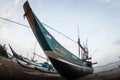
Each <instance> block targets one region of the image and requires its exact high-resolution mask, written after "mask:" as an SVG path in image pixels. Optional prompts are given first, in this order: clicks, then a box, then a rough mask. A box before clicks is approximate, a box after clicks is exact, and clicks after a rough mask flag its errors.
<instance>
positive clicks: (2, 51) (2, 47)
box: [0, 44, 8, 58]
mask: <svg viewBox="0 0 120 80" xmlns="http://www.w3.org/2000/svg"><path fill="white" fill-rule="evenodd" d="M0 56H3V57H6V58H8V54H7V48H6V47H5V44H4V45H2V44H0Z"/></svg>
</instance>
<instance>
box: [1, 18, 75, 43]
mask: <svg viewBox="0 0 120 80" xmlns="http://www.w3.org/2000/svg"><path fill="white" fill-rule="evenodd" d="M0 19H3V20H6V21H9V22H12V23H15V24H18V25H21V26H24V27H27V28H30V27H29V26H27V25H24V24H22V23H19V22H16V21H13V20H10V19H6V18H3V17H0ZM42 24H43V25H44V26H46V27H48V28H50V29H52V30H53V31H55V32H57V33H58V34H60V35H62V36H64V37H65V38H67V39H69V40H71V41H73V42H75V43H77V42H76V41H75V40H73V39H71V38H70V37H68V36H66V35H64V34H63V33H61V32H59V31H57V30H55V29H54V28H52V27H50V26H48V25H46V24H45V23H42Z"/></svg>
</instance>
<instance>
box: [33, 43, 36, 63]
mask: <svg viewBox="0 0 120 80" xmlns="http://www.w3.org/2000/svg"><path fill="white" fill-rule="evenodd" d="M35 49H36V42H35V46H34V53H33V58H32V60H33V61H34V57H35V55H36V53H35Z"/></svg>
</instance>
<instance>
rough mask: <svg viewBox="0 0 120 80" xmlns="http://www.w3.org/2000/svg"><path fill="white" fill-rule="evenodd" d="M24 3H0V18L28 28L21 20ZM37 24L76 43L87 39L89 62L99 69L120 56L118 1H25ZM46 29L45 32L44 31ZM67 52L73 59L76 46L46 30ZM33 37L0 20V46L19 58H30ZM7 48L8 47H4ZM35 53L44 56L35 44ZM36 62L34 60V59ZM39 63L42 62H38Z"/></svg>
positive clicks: (9, 0)
mask: <svg viewBox="0 0 120 80" xmlns="http://www.w3.org/2000/svg"><path fill="white" fill-rule="evenodd" d="M25 1H26V0H0V17H4V18H7V19H11V20H14V21H17V22H20V23H23V24H25V25H28V26H29V24H28V22H27V20H26V19H24V18H23V14H24V11H23V3H24V2H25ZM28 1H29V3H30V5H31V7H32V9H33V11H34V13H35V14H36V16H37V17H38V18H39V20H40V21H41V22H43V23H45V24H47V25H49V26H51V27H52V28H54V29H56V30H58V31H60V32H61V33H64V34H65V35H67V36H69V37H70V38H72V39H73V40H75V41H77V35H78V33H77V25H78V26H79V29H80V30H79V31H80V39H81V42H83V41H86V40H87V39H88V47H89V53H90V55H92V58H93V62H98V65H103V64H106V63H110V62H113V61H117V60H118V56H120V35H119V33H120V0H28ZM47 29H48V28H47ZM48 31H50V33H51V34H52V35H53V36H54V37H55V38H56V39H57V40H58V41H59V42H60V43H61V44H62V45H64V46H65V47H66V48H67V49H68V50H70V51H71V52H73V53H75V55H77V44H75V43H74V42H72V41H70V40H68V39H65V38H64V37H63V36H60V35H59V34H57V33H55V32H54V31H52V30H50V29H48ZM35 41H36V38H35V37H34V35H33V33H32V31H31V29H30V28H25V27H23V26H20V25H16V24H14V23H10V22H7V21H4V20H1V19H0V43H1V44H8V43H10V44H11V46H12V47H13V48H14V50H15V51H16V52H18V53H19V54H21V55H24V56H27V54H29V58H31V55H32V54H31V53H33V52H34V44H35ZM7 47H8V46H7ZM36 53H37V54H39V55H42V56H45V55H44V53H43V52H42V49H41V48H40V46H39V44H38V43H37V48H36ZM36 59H38V57H36ZM39 61H40V62H42V61H44V60H42V59H41V58H39Z"/></svg>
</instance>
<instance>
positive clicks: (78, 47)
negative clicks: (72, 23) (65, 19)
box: [77, 25, 80, 58]
mask: <svg viewBox="0 0 120 80" xmlns="http://www.w3.org/2000/svg"><path fill="white" fill-rule="evenodd" d="M77 29H78V57H79V58H80V45H79V44H80V37H79V27H78V25H77Z"/></svg>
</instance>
